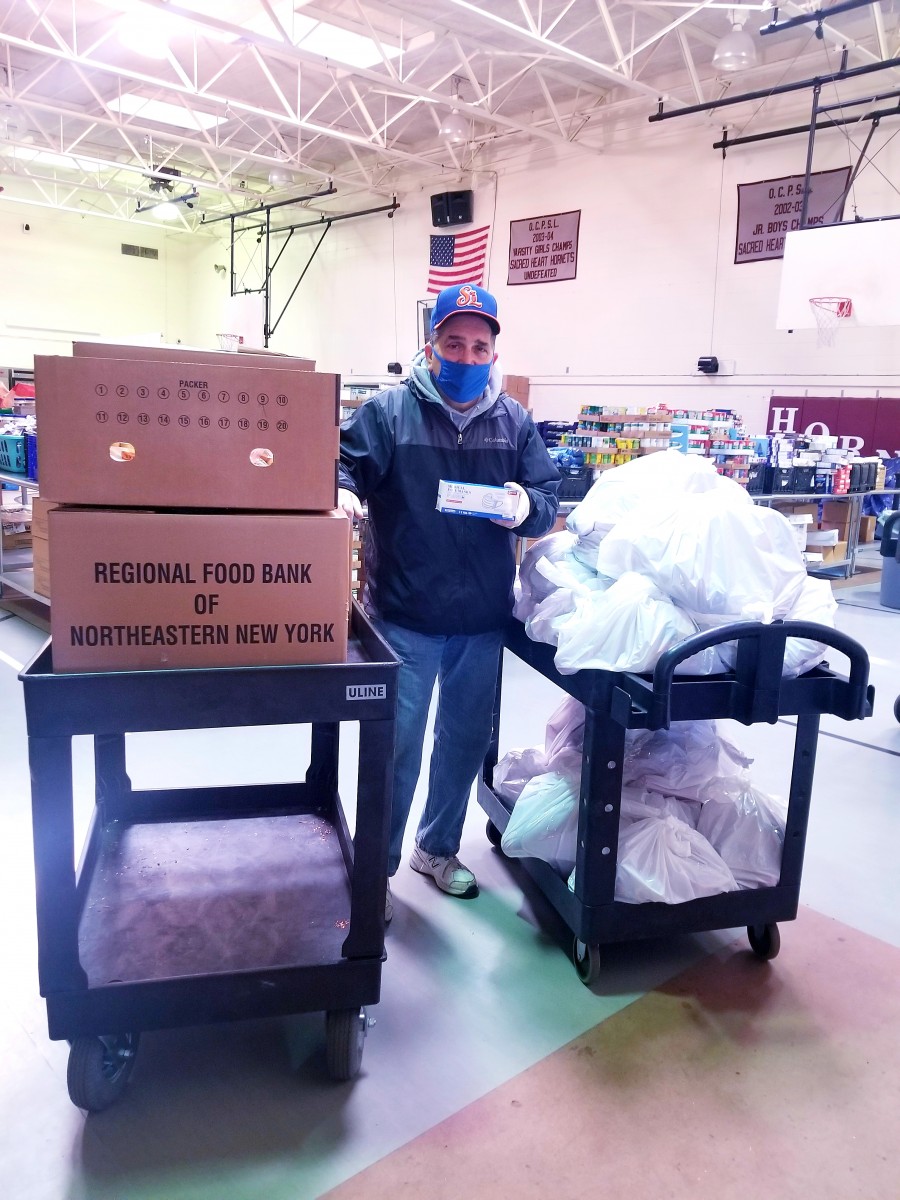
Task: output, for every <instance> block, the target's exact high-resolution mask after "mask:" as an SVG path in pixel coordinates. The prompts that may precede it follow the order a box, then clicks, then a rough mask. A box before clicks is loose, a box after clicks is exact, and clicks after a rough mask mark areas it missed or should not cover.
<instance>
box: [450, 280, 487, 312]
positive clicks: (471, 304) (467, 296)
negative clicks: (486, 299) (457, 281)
mask: <svg viewBox="0 0 900 1200" xmlns="http://www.w3.org/2000/svg"><path fill="white" fill-rule="evenodd" d="M456 307H457V308H483V307H484V306H483V305H482V303H481V301H480V300H479V299H478V293H477V292H476V291H475V289H474V288H473V287H469V285H468V284H464V285H463V286H462V287H461V288H460V289H459V295H458V296H457V297H456Z"/></svg>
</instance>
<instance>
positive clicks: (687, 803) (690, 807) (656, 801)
mask: <svg viewBox="0 0 900 1200" xmlns="http://www.w3.org/2000/svg"><path fill="white" fill-rule="evenodd" d="M699 815H700V804H699V803H697V802H695V801H692V800H680V799H679V798H678V797H677V796H664V795H663V794H662V793H661V792H649V791H647V790H646V789H645V788H641V787H623V788H622V792H621V805H620V808H619V822H620V826H621V824H622V823H624V822H626V821H629V822H630V821H644V820H646V819H647V817H656V818H657V819H660V818H662V817H677V818H678V820H679V821H684V823H685V825H690V827H691V829H696V828H697V818H698V817H699Z"/></svg>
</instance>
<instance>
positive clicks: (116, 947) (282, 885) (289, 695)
mask: <svg viewBox="0 0 900 1200" xmlns="http://www.w3.org/2000/svg"><path fill="white" fill-rule="evenodd" d="M52 655H53V647H52V643H51V642H49V641H48V643H47V644H46V645H45V647H44V648H43V649H42V650H41V651H40V653H39V654H38V655H37V657H36V658H35V659H34V660H33V661H32V662H31V663H30V664H29V665H28V666H27V667H26V668H25V669H24V671H23V672H22V674H21V675H20V678H21V680H22V683H23V685H24V689H25V712H26V718H27V725H28V753H29V761H30V766H31V781H32V782H31V789H32V814H33V818H32V819H33V832H34V858H35V873H36V882H37V932H38V967H39V976H40V989H41V995H42V996H44V997H45V999H46V1003H47V1016H48V1023H49V1030H50V1036H51V1038H54V1039H63V1038H65V1039H67V1040H68V1041H69V1042H70V1045H71V1050H70V1053H69V1066H68V1086H69V1095H70V1097H71V1099H72V1101H73V1102H74V1103H75V1104H77V1105H78V1106H79V1107H80V1108H85V1109H88V1110H92V1111H96V1110H99V1109H102V1108H105V1107H106V1106H107V1105H108V1104H110V1103H112V1101H113V1100H114V1099H116V1097H117V1096H118V1095H119V1093H120V1092H121V1090H122V1089H123V1087H124V1086H125V1083H126V1082H127V1079H128V1075H129V1074H130V1071H131V1067H132V1064H133V1060H134V1054H135V1051H136V1049H137V1042H138V1036H139V1034H140V1032H141V1031H142V1030H149V1029H162V1028H172V1027H175V1026H186V1025H199V1024H206V1023H209V1022H214V1021H232V1020H237V1019H240V1018H244V1017H268V1016H276V1015H281V1014H287V1013H298V1012H313V1011H324V1012H325V1014H326V1021H325V1033H326V1061H327V1066H328V1070H329V1073H330V1074H331V1075H332V1076H333V1077H334V1078H336V1079H339V1080H344V1079H350V1078H352V1077H353V1076H355V1075H356V1074H357V1072H358V1070H359V1066H360V1059H361V1055H362V1049H363V1039H364V1037H365V1033H366V1026H367V1017H366V1011H365V1005H370V1004H375V1003H377V1001H378V999H379V994H380V988H381V966H382V962H383V959H384V895H385V881H386V876H387V845H388V825H389V815H390V802H391V765H392V756H393V744H394V716H395V710H396V697H397V690H396V676H397V666H398V663H397V660H396V658H395V657H394V654H393V652H392V651H391V649H390V647H389V646H388V645H387V643H386V642H384V641H383V640H382V639H381V638H380V637H379V636H378V634H377V633H376V632H375V630H374V629H373V628H372V626H371V625H370V624H369V622H368V621H367V620H366V618H365V616H364V614H363V612H362V610H361V609H360V608H359V607H358V606H357V605H356V604H354V606H353V611H352V614H351V625H350V645H349V650H348V655H347V661H346V662H345V663H339V664H333V665H332V664H328V665H309V666H284V667H229V668H218V669H202V670H166V671H122V672H98V673H92V674H77V675H62V674H60V675H55V674H54V673H53V659H52ZM344 721H358V722H359V763H358V789H357V798H356V801H357V802H356V826H355V835H354V837H353V838H352V839H351V836H350V834H349V830H348V824H347V821H346V819H345V815H344V811H343V808H342V805H341V801H340V797H339V795H338V783H337V780H338V748H339V733H340V723H341V722H344ZM286 724H309V725H310V726H311V750H310V762H309V767H308V769H307V771H306V775H305V779H303V780H302V781H300V782H291V783H278V784H262V785H244V786H234V787H206V788H182V789H174V790H159V791H149V790H147V791H136V790H134V789H133V788H132V786H131V781H130V780H129V778H128V775H127V772H126V761H125V734H126V733H137V732H146V731H150V730H175V729H210V728H231V727H236V726H267V725H286ZM76 734H86V735H89V736H92V737H93V748H94V766H95V795H96V801H95V807H94V810H93V815H92V820H91V825H90V830H89V833H88V836H87V839H86V843H85V845H84V848H83V850H82V852H81V862H80V865H79V866H77V867H76V848H75V845H74V821H73V797H72V778H73V777H72V737H73V736H74V735H76Z"/></svg>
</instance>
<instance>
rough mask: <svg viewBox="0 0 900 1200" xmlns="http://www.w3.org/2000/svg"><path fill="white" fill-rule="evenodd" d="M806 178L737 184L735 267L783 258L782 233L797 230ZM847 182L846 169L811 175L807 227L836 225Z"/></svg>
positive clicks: (798, 177)
mask: <svg viewBox="0 0 900 1200" xmlns="http://www.w3.org/2000/svg"><path fill="white" fill-rule="evenodd" d="M805 178H806V177H805V176H804V175H786V176H785V177H784V178H783V179H763V180H762V181H761V182H760V183H739V184H738V215H737V235H736V237H735V241H734V261H735V265H737V264H738V263H748V262H760V261H762V260H763V259H766V258H783V257H784V236H785V234H786V233H789V232H790V231H792V230H794V229H799V228H800V213H801V212H802V211H803V185H804V180H805ZM849 179H850V168H849V167H838V168H837V169H836V170H834V171H816V172H815V173H814V174H812V175H810V177H809V204H808V206H807V210H806V224H807V226H810V225H835V224H837V222H838V221H840V220H842V218H843V215H844V197H845V194H846V191H847V183H848V181H849Z"/></svg>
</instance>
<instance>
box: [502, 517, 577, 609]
mask: <svg viewBox="0 0 900 1200" xmlns="http://www.w3.org/2000/svg"><path fill="white" fill-rule="evenodd" d="M574 544H575V535H574V534H571V533H568V532H566V530H562V531H561V532H558V533H548V534H547V536H546V537H542V538H538V539H537V541H535V542H532V543H531V545H530V546H529V547H528V549H527V550H526V551H525V553H524V554H523V555H522V562H521V564H520V566H519V572H518V576H517V579H516V586H515V605H514V608H513V616H514V617H516V619H517V620H519V621H525V620H526V618H527V617H529V616H530V615H531V614H532V613H533V612H534V610H535V608H536V607H537V606H538V605H539V604H540V602H541V601H542V600H544V599H546V598H547V596H549V595H550V593H551V592H553V591H555V590H556V588H557V587H558V586H559V585H558V583H557V582H556V581H555V580H554V581H552V582H551V581H550V580H548V579H547V577H546V576H545V575H542V574H541V573H540V572H539V571H538V569H537V567H538V564H539V563H540V562H542V561H543V560H544V559H548V560H549V561H551V562H553V561H555V559H556V558H558V557H562V556H564V555H566V554H570V553H571V550H572V547H573V546H574ZM582 569H583V570H584V569H586V568H582Z"/></svg>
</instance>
